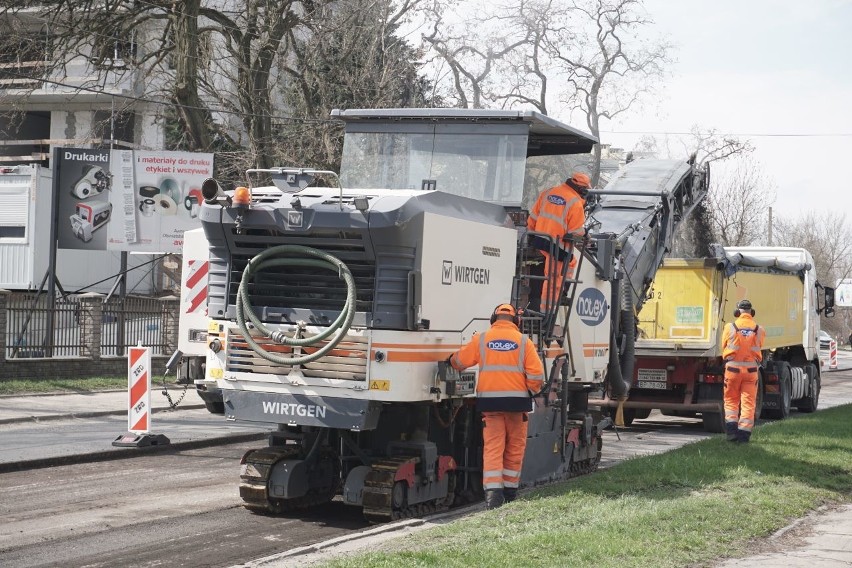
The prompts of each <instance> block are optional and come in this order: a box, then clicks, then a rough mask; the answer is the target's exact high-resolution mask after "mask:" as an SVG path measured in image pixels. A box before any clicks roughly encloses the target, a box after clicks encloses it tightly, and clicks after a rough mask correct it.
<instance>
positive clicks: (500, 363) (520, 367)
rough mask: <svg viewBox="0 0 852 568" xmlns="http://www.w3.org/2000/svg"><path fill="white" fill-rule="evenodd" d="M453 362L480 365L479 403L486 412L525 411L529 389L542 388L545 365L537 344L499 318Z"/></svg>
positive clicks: (476, 337)
mask: <svg viewBox="0 0 852 568" xmlns="http://www.w3.org/2000/svg"><path fill="white" fill-rule="evenodd" d="M450 363H451V364H452V366H453V367H455V368H456V369H458V370H462V369H466V368H468V367H471V366H473V365H479V380H478V381H477V382H476V397H477V402H476V407H477V408H478V409H479V410H481V411H484V412H488V411H493V412H498V411H505V412H525V411H528V410H529V409H530V393H536V392H538V391H539V390H541V386H542V384H543V382H544V366H543V365H542V363H541V359H540V358H539V356H538V353H537V352H536V350H535V345H533V342H532V341H530V339H529V338H528V337H527V336H526V335H523V334H522V333H521V332H520V331H518V328H517V326H516V325H515V324H513V323H512V322H510V321H507V320H497V321H496V322H494V324H493V325H492V326H491V329H489V330H488V331H486V332H485V333H477V334H474V336H473V337H472V338H471V340H470V341H469V342H468V343H467V344H466V345H465V346H464V347H462V348H461V349H460V350H459V351H458V352H457V353H455V354H453V356H452V358H451V359H450Z"/></svg>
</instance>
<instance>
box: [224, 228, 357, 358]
mask: <svg viewBox="0 0 852 568" xmlns="http://www.w3.org/2000/svg"><path fill="white" fill-rule="evenodd" d="M294 255H301V256H294ZM305 257H313V258H305ZM274 266H310V267H314V268H323V269H326V270H331V271H334V272H337V274H338V276H339V277H341V278H343V280H344V281H345V282H346V303H345V304H344V305H343V309H342V310H341V311H340V315H338V316H337V319H335V320H334V321H333V322H332V323H331V324H330V325H329V326H328V327H327V328H326V329H325V330H324V331H322V332H321V333H318V334H316V335H311V336H307V337H303V338H297V337H287V336H286V335H284V333H283V332H280V331H273V330H271V329H269V328H268V327H266V326H265V325H264V324H263V322H261V321H260V319H259V318H258V317H257V315H256V314H255V313H254V311H253V310H252V307H251V300H250V298H249V294H248V287H249V282H250V281H251V278H252V276H253V275H254V274H256V273H257V272H260V271H261V270H263V269H265V268H270V267H274ZM355 293H356V288H355V279H354V278H353V277H352V272H350V270H349V267H347V266H346V264H344V263H343V261H342V260H340V259H339V258H336V257H334V256H332V255H330V254H328V253H326V252H323V251H321V250H317V249H314V248H310V247H304V246H299V245H279V246H276V247H272V248H269V249H266V250H265V251H263V252H262V253H260V254H258V255H257V256H255V257H254V258H252V259H251V260H249V263H248V264H247V265H246V268H245V270H243V276H242V278H241V279H240V287H239V289H238V290H237V324H238V325H239V326H240V330H241V331H242V332H243V337H245V340H246V343H248V344H249V347H251V348H252V350H253V351H254V352H255V353H257V354H258V355H259V356H261V357H263V358H264V359H266V360H267V361H271V362H272V363H277V364H279V365H288V366H294V365H303V364H305V363H310V362H311V361H316V360H317V359H319V358H320V357H322V356H323V355H325V354H326V353H328V352H329V351H331V350H332V349H334V348H335V347H336V346H337V344H338V343H340V341H341V340H342V339H343V337H344V336H345V335H346V333H347V332H348V331H349V327H350V326H351V325H352V319H353V318H354V317H355V299H356V294H355ZM246 317H248V320H249V321H251V323H252V324H254V327H255V328H256V329H257V330H258V331H260V332H261V333H262V334H263V335H264V336H266V337H269V338H271V339H272V340H273V341H275V342H276V343H280V344H283V345H290V346H292V347H302V346H306V345H315V344H316V343H319V342H320V341H323V340H324V339H326V338H327V337H329V336H330V335H332V334H333V333H335V332H336V331H337V332H338V333H337V335H335V336H334V337H333V338H332V339H331V340H330V341H329V342H328V343H327V344H326V345H325V346H323V347H322V348H320V349H318V350H317V351H315V352H313V353H310V354H307V355H302V356H299V357H282V356H281V355H276V354H275V353H270V352H269V351H267V350H265V349H264V348H263V347H262V346H261V345H259V344H258V343H257V342H256V341H255V340H254V339H253V338H252V336H251V334H250V333H249V329H248V325H247V322H246Z"/></svg>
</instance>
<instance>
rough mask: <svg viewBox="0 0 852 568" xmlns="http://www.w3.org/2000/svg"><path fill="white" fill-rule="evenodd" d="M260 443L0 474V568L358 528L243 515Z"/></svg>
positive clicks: (664, 437)
mask: <svg viewBox="0 0 852 568" xmlns="http://www.w3.org/2000/svg"><path fill="white" fill-rule="evenodd" d="M849 402H852V370H844V371H835V372H831V373H825V374H824V375H823V390H822V394H821V399H820V408H828V407H831V406H837V405H839V404H846V403H849ZM794 414H795V411H794ZM93 420H94V421H96V419H93ZM87 422H88V423H89V424H90V425H91V424H92V421H87ZM71 424H73V423H71ZM95 427H97V426H95ZM707 436H708V434H706V433H705V432H704V431H703V430H702V427H701V423H700V421H699V420H690V419H683V418H674V417H665V416H662V415H659V414H658V413H656V412H655V413H653V414H652V415H651V417H650V418H649V419H647V420H637V421H636V422H634V424H633V427H631V428H627V429H623V430H621V431H620V432H619V433H618V435H616V433H615V432H612V431H609V432H607V433H606V434H605V439H604V450H603V459H602V467H609V466H611V465H613V464H615V463H618V462H619V461H621V460H624V459H627V458H629V457H632V456H636V455H642V454H647V453H654V452H659V451H665V450H668V449H672V448H675V447H678V446H680V445H683V444H686V443H689V442H691V441H695V440H698V439H701V438H705V437H707ZM259 444H260V443H259V442H244V443H239V444H227V445H220V446H215V447H209V448H203V449H195V450H185V451H179V452H166V453H158V454H151V455H144V456H138V457H134V458H130V459H118V460H110V461H103V462H96V463H85V464H76V465H65V466H58V467H52V468H44V469H34V470H29V471H19V472H9V473H4V474H2V475H0V519H2V522H0V566H10V567H12V566H14V567H17V568H27V567H47V566H57V567H59V566H62V567H63V568H70V567H75V566H86V567H92V568H97V567H104V568H106V567H110V568H111V567H114V566H133V567H136V568H139V567H154V566H182V567H189V568H199V567H229V566H234V565H238V564H241V563H244V562H248V561H250V560H252V559H256V558H262V557H266V556H270V555H274V554H277V553H281V552H284V551H287V550H290V549H293V548H297V547H301V546H305V545H308V544H313V543H316V542H321V541H324V540H327V539H330V538H334V537H338V536H342V535H346V534H351V533H353V532H357V531H361V530H363V529H365V528H367V527H368V524H367V523H366V522H365V521H364V520H363V519H362V517H361V514H360V511H359V510H357V509H355V508H352V507H346V506H344V505H343V504H342V503H339V502H333V503H331V504H329V505H327V506H325V507H322V508H319V509H316V510H314V511H312V512H311V513H310V514H308V515H305V514H303V515H301V516H298V517H297V516H291V517H270V516H263V515H257V514H253V513H250V512H248V511H247V510H245V509H243V508H242V506H241V505H240V499H239V495H238V488H237V486H238V478H239V459H240V457H241V456H242V455H243V453H244V452H245V451H246V450H247V449H249V448H252V447H257V446H258V445H259Z"/></svg>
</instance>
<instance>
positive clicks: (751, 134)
mask: <svg viewBox="0 0 852 568" xmlns="http://www.w3.org/2000/svg"><path fill="white" fill-rule="evenodd" d="M601 133H602V134H653V135H659V136H694V135H695V134H696V133H695V132H670V131H665V130H661V131H654V130H601ZM719 135H720V136H742V137H750V138H848V137H850V136H852V132H836V133H831V132H721V133H719Z"/></svg>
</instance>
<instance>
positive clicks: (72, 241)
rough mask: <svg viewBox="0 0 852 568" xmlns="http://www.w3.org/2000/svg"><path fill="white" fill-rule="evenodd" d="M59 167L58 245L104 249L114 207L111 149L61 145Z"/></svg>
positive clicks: (66, 247)
mask: <svg viewBox="0 0 852 568" xmlns="http://www.w3.org/2000/svg"><path fill="white" fill-rule="evenodd" d="M57 167H58V169H59V183H58V192H59V195H57V196H56V197H55V198H56V199H57V200H58V215H59V219H58V222H59V226H58V227H57V231H56V238H57V240H58V242H59V248H61V249H83V250H105V249H106V244H107V230H106V227H107V226H108V225H109V224H110V222H111V221H112V207H113V206H112V203H110V193H111V191H110V190H111V186H112V176H111V173H110V151H109V150H91V149H87V148H61V149H60V151H59V164H58V165H57Z"/></svg>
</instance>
